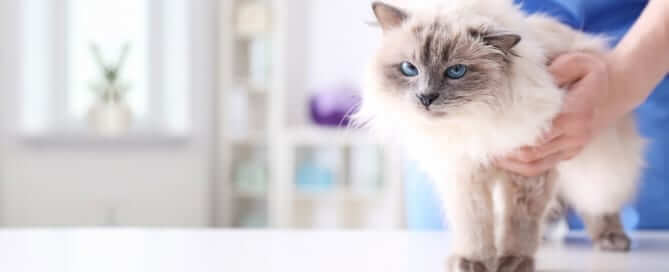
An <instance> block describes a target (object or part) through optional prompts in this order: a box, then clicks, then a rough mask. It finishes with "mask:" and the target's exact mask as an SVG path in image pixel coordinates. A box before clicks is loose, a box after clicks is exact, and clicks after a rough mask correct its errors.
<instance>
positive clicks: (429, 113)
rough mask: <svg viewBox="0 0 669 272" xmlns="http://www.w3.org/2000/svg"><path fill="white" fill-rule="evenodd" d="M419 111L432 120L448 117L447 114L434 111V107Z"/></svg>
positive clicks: (421, 108) (422, 108) (423, 108)
mask: <svg viewBox="0 0 669 272" xmlns="http://www.w3.org/2000/svg"><path fill="white" fill-rule="evenodd" d="M419 110H420V111H422V112H424V113H425V114H426V115H427V116H429V117H432V118H440V117H445V116H447V115H448V113H447V112H445V111H441V110H438V109H435V108H434V107H420V109H419Z"/></svg>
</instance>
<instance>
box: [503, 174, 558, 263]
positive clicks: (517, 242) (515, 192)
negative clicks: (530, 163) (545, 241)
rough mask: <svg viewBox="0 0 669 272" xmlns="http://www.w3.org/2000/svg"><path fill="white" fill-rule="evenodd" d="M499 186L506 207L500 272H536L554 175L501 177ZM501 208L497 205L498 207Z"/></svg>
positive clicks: (551, 195) (506, 175)
mask: <svg viewBox="0 0 669 272" xmlns="http://www.w3.org/2000/svg"><path fill="white" fill-rule="evenodd" d="M502 176H503V177H504V178H502V179H501V182H500V183H499V184H498V186H499V187H496V188H498V189H500V190H501V191H500V194H495V195H496V196H498V195H499V196H500V198H501V200H503V201H502V202H503V203H499V204H501V206H502V209H501V210H502V214H501V223H502V224H501V225H500V226H499V227H500V228H501V232H500V237H499V239H498V248H499V259H498V260H497V266H498V267H497V271H498V272H532V271H535V263H534V255H535V253H536V252H537V250H538V249H539V245H540V242H541V228H542V224H543V222H544V215H545V213H546V209H547V208H548V205H549V203H550V202H551V200H552V199H553V198H554V197H555V176H556V175H555V173H549V174H546V175H544V176H540V177H533V178H528V177H522V176H518V175H515V174H510V173H505V174H502ZM496 204H498V203H496Z"/></svg>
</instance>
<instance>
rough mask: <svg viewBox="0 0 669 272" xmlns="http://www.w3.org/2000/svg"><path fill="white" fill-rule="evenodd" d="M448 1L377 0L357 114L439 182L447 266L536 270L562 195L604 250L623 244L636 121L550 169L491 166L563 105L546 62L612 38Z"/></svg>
mask: <svg viewBox="0 0 669 272" xmlns="http://www.w3.org/2000/svg"><path fill="white" fill-rule="evenodd" d="M443 2H444V3H445V4H446V5H443V6H440V7H431V8H429V9H419V10H413V11H407V10H403V9H399V8H394V7H392V6H388V5H385V4H380V3H376V4H375V5H374V11H375V14H376V16H377V18H378V20H379V23H380V25H381V27H382V28H383V31H384V37H383V43H382V47H381V48H380V50H379V53H378V55H377V56H376V57H375V58H374V59H373V61H372V63H371V65H370V67H369V69H368V75H367V84H366V86H365V89H364V92H363V103H362V107H361V109H360V112H359V113H358V114H357V116H356V118H357V120H358V121H359V122H361V123H365V125H367V126H369V127H370V128H372V129H373V130H374V131H375V133H377V134H379V135H382V136H388V137H390V135H392V137H396V139H397V140H399V141H401V143H402V144H403V145H405V146H406V147H407V148H408V151H409V152H410V153H411V154H412V155H413V157H414V158H415V159H417V160H418V161H419V162H420V163H421V165H422V166H423V167H424V169H425V170H426V171H427V173H428V174H429V175H430V176H431V178H432V179H433V180H434V181H435V188H436V189H437V190H438V191H439V193H440V195H441V196H442V198H443V201H444V206H445V209H446V211H447V218H448V219H449V224H450V227H451V231H452V232H453V236H452V237H453V239H454V243H453V246H452V248H453V252H452V254H453V257H451V262H449V267H450V269H452V270H453V271H533V269H534V261H533V256H534V254H535V253H536V250H537V248H538V245H539V240H540V235H541V228H542V222H543V220H544V217H545V214H546V211H547V210H548V209H549V205H550V204H551V202H557V199H558V197H559V198H560V199H562V200H564V201H565V202H566V203H568V204H569V205H570V206H571V207H573V208H574V209H576V210H577V211H578V212H579V213H580V214H581V215H583V217H584V218H585V219H586V223H587V225H588V229H589V232H590V234H591V236H592V238H593V240H594V241H595V243H596V244H597V245H598V246H599V247H600V248H603V249H611V250H626V249H628V248H629V239H628V238H627V236H626V235H625V234H624V232H623V230H622V227H621V225H620V220H619V218H618V213H619V211H620V209H621V208H622V206H623V205H624V204H625V203H626V202H628V201H629V200H630V199H631V198H632V197H633V195H634V193H635V189H636V182H637V180H638V175H639V172H640V168H641V166H642V148H643V140H642V139H641V137H640V136H639V135H638V133H637V130H636V126H635V122H634V120H633V118H632V117H631V116H630V117H627V118H624V119H623V120H621V121H619V122H618V123H617V124H615V125H614V126H612V127H611V128H609V129H607V130H606V131H603V132H601V133H600V134H598V136H596V137H595V138H594V140H593V141H592V142H591V144H589V145H588V146H587V147H586V148H585V149H584V150H583V152H582V153H581V154H580V155H578V156H577V157H575V158H574V159H572V160H570V161H566V162H563V163H561V164H559V166H558V167H557V168H556V169H554V170H552V171H550V172H549V173H546V174H545V175H543V176H540V177H533V178H528V177H522V176H519V175H515V174H511V173H509V172H506V171H503V170H499V169H497V168H496V167H494V166H493V164H492V160H493V159H494V158H498V157H501V156H505V155H507V154H509V153H510V152H512V151H514V150H516V149H518V148H520V147H522V146H526V145H532V144H534V143H536V142H537V141H538V140H539V139H540V137H541V136H542V135H543V134H544V133H545V132H546V131H547V129H548V128H549V127H550V125H551V121H552V120H553V119H554V118H555V117H556V116H557V115H558V113H559V112H560V110H561V107H562V104H563V99H564V94H565V92H564V91H563V90H561V89H559V88H558V87H556V86H555V84H554V83H553V79H552V77H551V76H550V74H549V73H548V71H547V68H546V64H547V63H548V61H549V60H550V59H551V58H552V57H555V56H557V55H559V54H561V53H566V52H572V51H585V52H591V53H603V52H605V50H607V49H606V46H605V44H606V43H605V41H604V40H603V39H601V38H598V37H592V36H588V35H585V34H582V33H580V32H577V31H574V30H571V29H570V28H568V27H566V26H563V25H561V24H559V23H558V22H557V21H555V20H553V19H550V18H548V17H544V16H540V15H533V16H527V15H526V14H524V13H522V12H521V11H520V10H519V9H518V8H517V7H515V6H513V5H512V4H511V3H510V2H511V1H510V0H508V1H507V0H451V1H446V0H443ZM446 2H448V3H446ZM521 38H522V41H521V40H520V39H521Z"/></svg>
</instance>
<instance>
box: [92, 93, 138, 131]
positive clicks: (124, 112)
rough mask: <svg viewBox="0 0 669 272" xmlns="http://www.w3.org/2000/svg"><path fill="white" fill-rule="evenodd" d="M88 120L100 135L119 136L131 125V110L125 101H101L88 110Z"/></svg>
mask: <svg viewBox="0 0 669 272" xmlns="http://www.w3.org/2000/svg"><path fill="white" fill-rule="evenodd" d="M88 122H89V126H90V127H91V128H92V129H94V130H95V131H96V132H97V133H99V134H100V135H103V136H120V135H123V134H126V133H127V132H128V130H129V129H130V126H131V125H132V110H131V109H130V107H129V106H128V105H126V104H125V103H115V102H102V101H101V102H98V103H96V104H95V105H93V106H92V107H91V109H90V110H89V111H88Z"/></svg>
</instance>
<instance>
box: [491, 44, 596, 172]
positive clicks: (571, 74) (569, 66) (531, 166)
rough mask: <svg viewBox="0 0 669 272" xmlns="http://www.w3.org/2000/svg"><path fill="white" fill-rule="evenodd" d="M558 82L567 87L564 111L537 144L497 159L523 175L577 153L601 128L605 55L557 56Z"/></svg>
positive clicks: (500, 164) (553, 67)
mask: <svg viewBox="0 0 669 272" xmlns="http://www.w3.org/2000/svg"><path fill="white" fill-rule="evenodd" d="M549 71H550V72H551V74H553V76H554V78H555V81H556V83H557V84H558V85H559V86H561V87H563V88H566V89H567V90H568V93H567V95H566V98H565V101H564V105H563V109H562V113H561V114H560V115H559V116H558V117H557V118H555V120H553V126H552V128H551V130H550V131H549V133H548V134H547V135H546V136H545V137H544V138H543V140H541V141H540V142H539V143H538V144H537V146H532V147H529V146H528V147H524V148H521V149H520V150H518V151H516V152H514V153H513V154H511V155H510V156H508V157H506V158H502V159H501V160H498V161H497V162H496V164H497V166H498V167H500V168H502V169H505V170H507V171H511V172H514V173H517V174H520V175H523V176H538V175H541V174H544V173H545V172H546V171H548V170H549V169H552V168H554V167H555V166H556V165H557V164H558V163H560V162H561V161H564V160H570V159H572V158H574V157H575V156H577V155H578V154H579V153H581V151H582V150H583V148H584V147H585V146H586V145H587V144H588V143H589V142H590V141H591V139H592V137H593V135H594V134H595V133H596V132H597V131H598V130H600V129H601V128H602V127H603V126H605V124H603V122H604V121H603V118H598V117H600V116H598V111H599V109H600V108H601V107H602V105H604V104H605V103H606V102H605V100H606V98H607V93H608V91H609V74H608V69H607V62H606V60H605V59H604V57H603V56H598V55H592V54H586V53H570V54H565V55H562V56H559V57H557V58H556V59H555V60H554V61H553V62H552V64H551V65H550V67H549Z"/></svg>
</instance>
